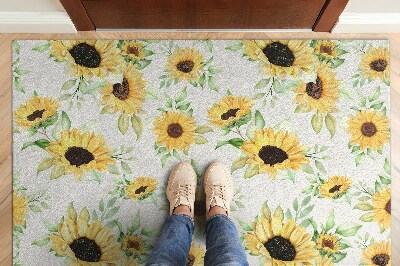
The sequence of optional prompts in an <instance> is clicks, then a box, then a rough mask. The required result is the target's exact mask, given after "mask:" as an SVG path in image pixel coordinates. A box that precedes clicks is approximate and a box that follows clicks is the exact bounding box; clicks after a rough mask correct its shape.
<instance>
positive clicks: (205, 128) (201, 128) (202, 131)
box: [194, 126, 213, 134]
mask: <svg viewBox="0 0 400 266" xmlns="http://www.w3.org/2000/svg"><path fill="white" fill-rule="evenodd" d="M194 132H195V133H199V134H205V133H208V132H213V129H212V128H211V127H209V126H198V127H196V129H195V130H194Z"/></svg>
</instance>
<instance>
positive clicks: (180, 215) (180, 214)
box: [170, 213, 194, 227]
mask: <svg viewBox="0 0 400 266" xmlns="http://www.w3.org/2000/svg"><path fill="white" fill-rule="evenodd" d="M173 216H178V217H184V219H187V220H189V221H190V222H191V223H192V225H193V227H194V220H193V218H192V217H191V216H189V215H187V214H184V213H173V214H171V216H170V218H171V217H173Z"/></svg>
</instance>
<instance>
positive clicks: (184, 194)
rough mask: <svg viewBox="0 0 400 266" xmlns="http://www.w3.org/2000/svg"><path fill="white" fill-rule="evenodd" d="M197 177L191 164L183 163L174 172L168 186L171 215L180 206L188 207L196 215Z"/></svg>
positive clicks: (167, 192)
mask: <svg viewBox="0 0 400 266" xmlns="http://www.w3.org/2000/svg"><path fill="white" fill-rule="evenodd" d="M196 186H197V175H196V172H195V171H194V169H193V167H192V165H191V164H190V162H183V163H180V164H178V165H177V166H175V168H174V169H173V170H172V172H171V174H170V176H169V180H168V186H167V191H166V194H167V198H168V200H169V209H170V211H169V212H170V214H172V213H173V212H174V209H175V208H176V207H178V206H179V205H186V206H188V207H189V208H190V210H191V211H192V213H194V209H193V206H194V198H195V194H196Z"/></svg>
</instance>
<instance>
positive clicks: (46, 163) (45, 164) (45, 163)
mask: <svg viewBox="0 0 400 266" xmlns="http://www.w3.org/2000/svg"><path fill="white" fill-rule="evenodd" d="M53 165H54V159H53V158H51V157H50V158H44V159H43V160H42V161H41V162H40V164H39V165H38V167H37V169H36V174H37V175H38V174H39V173H40V172H42V171H44V170H47V169H49V168H50V167H51V166H53Z"/></svg>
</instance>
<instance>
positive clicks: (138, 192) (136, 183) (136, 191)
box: [125, 177, 158, 200]
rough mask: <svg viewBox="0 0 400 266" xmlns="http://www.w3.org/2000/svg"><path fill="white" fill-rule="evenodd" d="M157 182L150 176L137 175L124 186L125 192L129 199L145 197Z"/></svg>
mask: <svg viewBox="0 0 400 266" xmlns="http://www.w3.org/2000/svg"><path fill="white" fill-rule="evenodd" d="M157 183H158V182H157V180H156V179H154V178H152V177H138V178H135V180H133V181H132V182H131V183H130V184H129V185H128V186H126V187H125V193H126V194H127V196H128V197H129V198H131V199H139V200H141V199H145V198H147V197H148V196H150V195H151V193H153V191H154V190H155V189H156V187H157Z"/></svg>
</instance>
